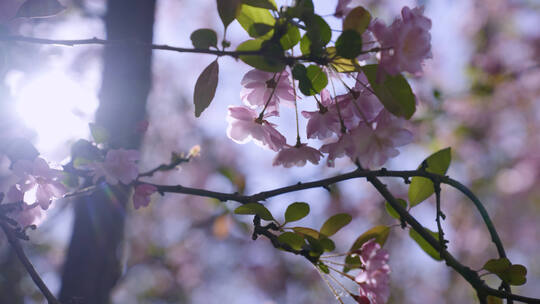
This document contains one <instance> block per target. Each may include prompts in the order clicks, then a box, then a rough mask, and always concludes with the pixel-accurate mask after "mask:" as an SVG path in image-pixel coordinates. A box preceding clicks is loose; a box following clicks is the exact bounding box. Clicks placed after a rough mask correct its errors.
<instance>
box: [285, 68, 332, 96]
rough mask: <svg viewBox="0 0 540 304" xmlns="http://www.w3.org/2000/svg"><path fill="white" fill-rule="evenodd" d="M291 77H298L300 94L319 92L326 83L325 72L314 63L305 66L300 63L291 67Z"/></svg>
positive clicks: (308, 94) (309, 94)
mask: <svg viewBox="0 0 540 304" xmlns="http://www.w3.org/2000/svg"><path fill="white" fill-rule="evenodd" d="M293 77H294V78H295V79H298V81H299V83H298V87H299V88H300V91H301V92H302V94H304V95H306V96H311V95H315V94H317V93H319V92H321V91H322V89H324V88H325V87H326V85H327V84H328V78H327V76H326V73H325V72H324V71H323V70H322V69H321V68H320V67H319V66H317V65H314V64H312V65H310V66H308V67H307V68H306V67H305V66H303V65H301V64H297V65H295V66H294V68H293Z"/></svg>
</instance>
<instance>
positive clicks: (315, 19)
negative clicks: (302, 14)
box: [300, 15, 332, 56]
mask: <svg viewBox="0 0 540 304" xmlns="http://www.w3.org/2000/svg"><path fill="white" fill-rule="evenodd" d="M303 21H304V23H305V25H306V28H307V31H306V34H305V35H304V36H303V37H302V40H301V41H300V50H301V51H302V54H304V55H307V54H311V55H313V56H318V55H322V54H323V50H324V47H325V46H326V45H327V44H328V42H330V39H331V38H332V30H331V29H330V26H329V25H328V23H326V21H324V19H323V18H322V17H321V16H318V15H309V17H307V18H304V19H303Z"/></svg>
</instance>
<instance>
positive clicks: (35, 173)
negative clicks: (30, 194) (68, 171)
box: [13, 157, 67, 210]
mask: <svg viewBox="0 0 540 304" xmlns="http://www.w3.org/2000/svg"><path fill="white" fill-rule="evenodd" d="M13 173H14V174H15V175H16V176H18V177H19V178H20V180H19V182H18V183H17V184H18V185H19V186H20V191H22V192H27V191H29V190H31V189H34V188H36V202H37V203H38V204H39V205H40V206H41V208H43V209H44V210H47V208H49V205H50V204H51V200H52V199H53V198H60V197H62V195H64V194H65V193H66V191H67V190H66V187H65V186H64V185H63V184H62V183H61V182H60V181H59V179H60V177H61V176H62V172H61V171H59V170H55V169H51V168H49V165H48V164H47V162H46V161H45V160H44V159H43V158H40V157H36V158H35V159H34V160H33V161H29V160H19V161H17V162H16V163H14V164H13Z"/></svg>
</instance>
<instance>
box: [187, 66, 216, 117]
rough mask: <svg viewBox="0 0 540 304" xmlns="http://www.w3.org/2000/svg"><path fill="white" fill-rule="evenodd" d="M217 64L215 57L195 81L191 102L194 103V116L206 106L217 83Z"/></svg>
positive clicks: (212, 95)
mask: <svg viewBox="0 0 540 304" xmlns="http://www.w3.org/2000/svg"><path fill="white" fill-rule="evenodd" d="M218 74H219V64H218V61H217V59H216V60H214V61H213V62H212V63H210V65H209V66H207V67H206V68H205V69H204V70H203V71H202V73H201V75H199V78H198V79H197V83H195V91H194V92H193V102H194V104H195V116H196V117H199V116H201V113H202V112H203V111H204V110H205V109H206V108H208V106H209V105H210V103H211V102H212V99H214V95H215V94H216V88H217V84H218Z"/></svg>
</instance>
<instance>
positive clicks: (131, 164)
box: [89, 149, 140, 185]
mask: <svg viewBox="0 0 540 304" xmlns="http://www.w3.org/2000/svg"><path fill="white" fill-rule="evenodd" d="M139 158H140V153H139V151H137V150H126V149H116V150H114V149H113V150H109V151H108V152H107V155H106V156H105V161H104V162H94V163H92V164H90V165H89V168H90V170H91V171H93V172H92V175H93V176H94V178H93V182H94V183H96V182H97V180H98V179H100V178H101V177H105V181H106V182H107V183H108V184H110V185H116V184H118V182H119V181H120V182H121V183H122V184H124V185H129V184H130V183H131V182H132V181H134V180H135V179H136V178H137V176H138V175H139V170H138V168H137V164H136V163H135V162H136V161H137V160H139Z"/></svg>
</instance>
